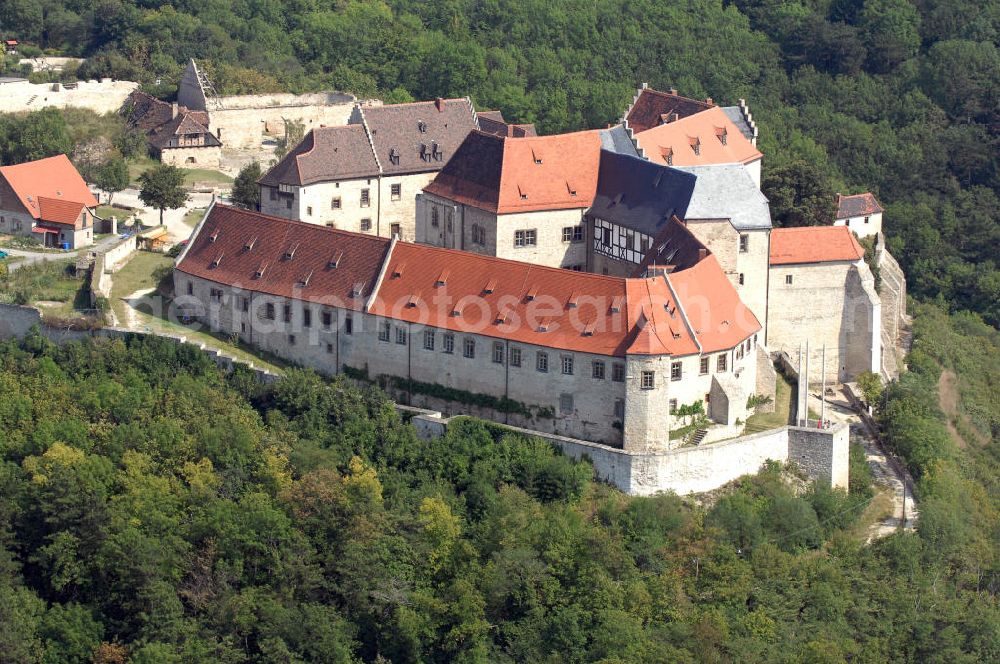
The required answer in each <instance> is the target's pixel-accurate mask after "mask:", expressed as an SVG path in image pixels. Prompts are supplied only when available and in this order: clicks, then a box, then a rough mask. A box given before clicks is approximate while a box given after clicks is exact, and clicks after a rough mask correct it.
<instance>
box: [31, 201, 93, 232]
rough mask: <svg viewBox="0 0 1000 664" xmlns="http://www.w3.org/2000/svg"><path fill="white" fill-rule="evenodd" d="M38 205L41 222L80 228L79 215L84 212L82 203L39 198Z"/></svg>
mask: <svg viewBox="0 0 1000 664" xmlns="http://www.w3.org/2000/svg"><path fill="white" fill-rule="evenodd" d="M38 205H39V208H40V210H41V211H40V213H39V214H40V216H39V218H40V219H41V220H42V221H50V222H53V223H56V224H69V225H70V226H74V227H80V226H82V224H83V222H82V221H81V220H80V214H81V213H82V212H83V210H84V205H83V203H80V202H78V201H67V200H62V199H59V198H49V197H47V196H39V197H38Z"/></svg>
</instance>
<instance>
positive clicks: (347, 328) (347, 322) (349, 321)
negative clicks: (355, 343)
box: [344, 315, 354, 334]
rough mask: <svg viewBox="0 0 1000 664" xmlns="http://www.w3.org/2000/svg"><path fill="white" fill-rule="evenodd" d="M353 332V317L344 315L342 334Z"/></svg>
mask: <svg viewBox="0 0 1000 664" xmlns="http://www.w3.org/2000/svg"><path fill="white" fill-rule="evenodd" d="M353 333H354V318H353V317H351V316H349V315H348V316H345V317H344V334H353Z"/></svg>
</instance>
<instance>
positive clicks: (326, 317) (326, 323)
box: [323, 311, 333, 330]
mask: <svg viewBox="0 0 1000 664" xmlns="http://www.w3.org/2000/svg"><path fill="white" fill-rule="evenodd" d="M331 325H333V314H332V313H331V312H329V311H324V312H323V327H325V328H326V329H328V330H329V329H330V326H331Z"/></svg>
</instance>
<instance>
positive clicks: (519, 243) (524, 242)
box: [514, 230, 538, 247]
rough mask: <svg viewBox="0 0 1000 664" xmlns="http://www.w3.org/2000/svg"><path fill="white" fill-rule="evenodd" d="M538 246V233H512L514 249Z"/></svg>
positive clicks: (531, 231) (530, 231)
mask: <svg viewBox="0 0 1000 664" xmlns="http://www.w3.org/2000/svg"><path fill="white" fill-rule="evenodd" d="M537 244H538V231H535V230H529V231H514V246H515V247H534V246H535V245H537Z"/></svg>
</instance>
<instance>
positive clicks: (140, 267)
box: [111, 251, 285, 373]
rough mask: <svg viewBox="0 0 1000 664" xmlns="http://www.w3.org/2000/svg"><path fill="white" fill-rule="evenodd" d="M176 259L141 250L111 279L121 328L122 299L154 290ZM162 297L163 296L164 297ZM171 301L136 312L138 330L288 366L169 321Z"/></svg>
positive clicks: (274, 366)
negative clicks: (172, 335) (169, 335)
mask: <svg viewBox="0 0 1000 664" xmlns="http://www.w3.org/2000/svg"><path fill="white" fill-rule="evenodd" d="M173 262H174V261H173V259H172V258H170V257H168V256H166V255H164V254H157V253H151V252H146V251H140V252H139V253H137V254H135V256H134V257H133V258H132V260H130V261H129V262H128V263H127V264H126V265H125V266H124V267H123V268H122V269H121V270H119V271H118V272H116V273H115V274H114V276H113V277H112V286H111V307H112V309H113V310H114V312H115V316H116V317H117V318H118V323H119V325H122V326H124V325H125V323H126V321H127V320H128V319H127V317H126V316H127V313H126V312H127V310H128V309H129V305H128V304H126V303H125V301H124V300H123V298H125V297H127V296H129V295H131V294H132V293H134V292H136V291H138V290H144V289H146V288H154V287H156V286H157V285H158V283H159V279H160V278H164V277H165V278H169V277H168V276H167V275H166V273H165V268H166V269H169V268H170V267H172V266H173ZM161 297H162V296H161ZM171 303H172V300H171V299H170V298H166V297H163V298H162V300H161V304H160V306H159V307H158V308H159V309H160V311H159V312H155V313H156V315H154V313H153V312H149V313H148V312H146V311H141V310H135V311H133V315H134V318H135V321H136V322H137V323H138V328H139V329H147V330H149V331H150V332H154V333H169V334H175V335H183V336H185V337H187V338H188V340H189V341H191V342H194V343H203V344H205V345H206V346H209V347H211V348H215V349H218V350H220V351H222V352H223V353H225V354H226V355H229V356H230V357H234V358H236V359H238V360H241V361H243V362H253V363H254V366H257V367H261V368H263V369H267V370H268V371H273V372H275V373H280V372H281V370H282V369H281V368H282V366H285V364H284V363H282V362H281V360H280V359H279V358H276V357H274V356H271V355H270V354H262V353H260V352H259V351H256V350H255V349H248V348H246V347H245V346H244V345H243V344H234V343H232V341H231V340H230V339H228V338H227V337H225V336H223V335H221V334H216V333H212V332H208V331H198V330H194V329H192V328H190V327H187V326H184V325H181V324H180V323H176V322H174V321H172V320H170V319H169V318H168V316H167V314H168V312H169V310H170V305H171Z"/></svg>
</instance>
